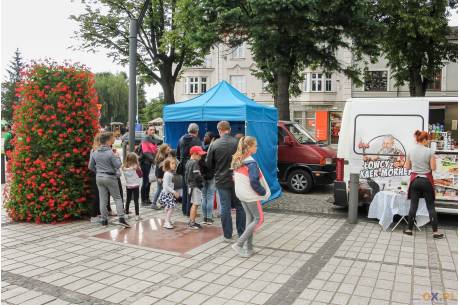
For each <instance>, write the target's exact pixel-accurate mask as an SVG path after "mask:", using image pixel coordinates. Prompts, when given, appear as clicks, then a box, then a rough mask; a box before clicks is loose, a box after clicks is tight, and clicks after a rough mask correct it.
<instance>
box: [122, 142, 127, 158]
mask: <svg viewBox="0 0 460 305" xmlns="http://www.w3.org/2000/svg"><path fill="white" fill-rule="evenodd" d="M126 146H127V145H126V142H123V143H122V144H121V149H122V154H123V162H125V161H126Z"/></svg>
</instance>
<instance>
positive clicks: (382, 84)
mask: <svg viewBox="0 0 460 305" xmlns="http://www.w3.org/2000/svg"><path fill="white" fill-rule="evenodd" d="M387 90H388V72H387V71H366V73H365V75H364V91H387Z"/></svg>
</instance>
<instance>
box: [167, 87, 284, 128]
mask: <svg viewBox="0 0 460 305" xmlns="http://www.w3.org/2000/svg"><path fill="white" fill-rule="evenodd" d="M163 118H164V121H165V122H184V121H220V120H228V121H257V122H262V121H273V120H275V121H276V120H277V111H276V109H275V108H274V107H270V106H266V105H261V104H257V103H256V102H255V101H253V100H251V99H250V98H248V97H247V96H246V95H244V94H243V93H241V92H239V91H238V90H237V89H236V88H234V87H233V86H232V85H230V84H229V83H228V82H226V81H221V82H219V83H218V84H217V85H215V86H214V87H212V88H211V89H209V91H207V92H206V93H204V94H202V95H200V96H197V97H195V98H192V99H190V100H188V101H184V102H180V103H177V104H173V105H168V106H165V107H164V109H163Z"/></svg>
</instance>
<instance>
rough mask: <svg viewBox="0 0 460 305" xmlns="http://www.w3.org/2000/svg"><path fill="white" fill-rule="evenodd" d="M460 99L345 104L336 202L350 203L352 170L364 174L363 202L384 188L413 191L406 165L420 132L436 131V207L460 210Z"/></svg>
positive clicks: (359, 100)
mask: <svg viewBox="0 0 460 305" xmlns="http://www.w3.org/2000/svg"><path fill="white" fill-rule="evenodd" d="M457 117H458V98H455V97H454V98H444V97H410V98H352V99H349V100H348V101H347V103H346V105H345V109H344V111H343V118H342V126H341V130H340V137H339V144H338V151H337V177H336V181H335V182H334V201H335V203H334V204H335V205H340V206H347V205H348V182H349V180H350V173H358V174H359V175H360V184H359V196H358V198H359V199H358V200H359V205H360V206H364V205H369V204H370V203H371V202H372V199H373V198H374V196H375V194H376V193H377V192H379V191H382V190H386V191H395V192H403V191H407V185H408V182H409V177H410V171H409V170H406V169H404V162H405V158H406V155H407V152H408V151H409V150H410V149H411V147H412V146H413V145H414V144H415V139H414V132H415V131H416V130H417V129H419V130H425V131H430V136H431V137H432V143H431V147H432V149H433V150H435V151H436V155H437V170H436V171H435V172H434V173H433V176H434V179H435V192H436V210H437V211H438V212H444V213H455V214H457V213H458V151H457V143H456V140H457V129H458V126H457Z"/></svg>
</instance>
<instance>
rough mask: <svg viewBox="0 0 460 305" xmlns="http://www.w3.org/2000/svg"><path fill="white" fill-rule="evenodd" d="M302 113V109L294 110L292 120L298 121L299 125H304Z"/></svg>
mask: <svg viewBox="0 0 460 305" xmlns="http://www.w3.org/2000/svg"><path fill="white" fill-rule="evenodd" d="M303 115H304V112H303V111H294V122H296V123H298V124H299V125H301V126H305V120H304V116H303Z"/></svg>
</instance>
